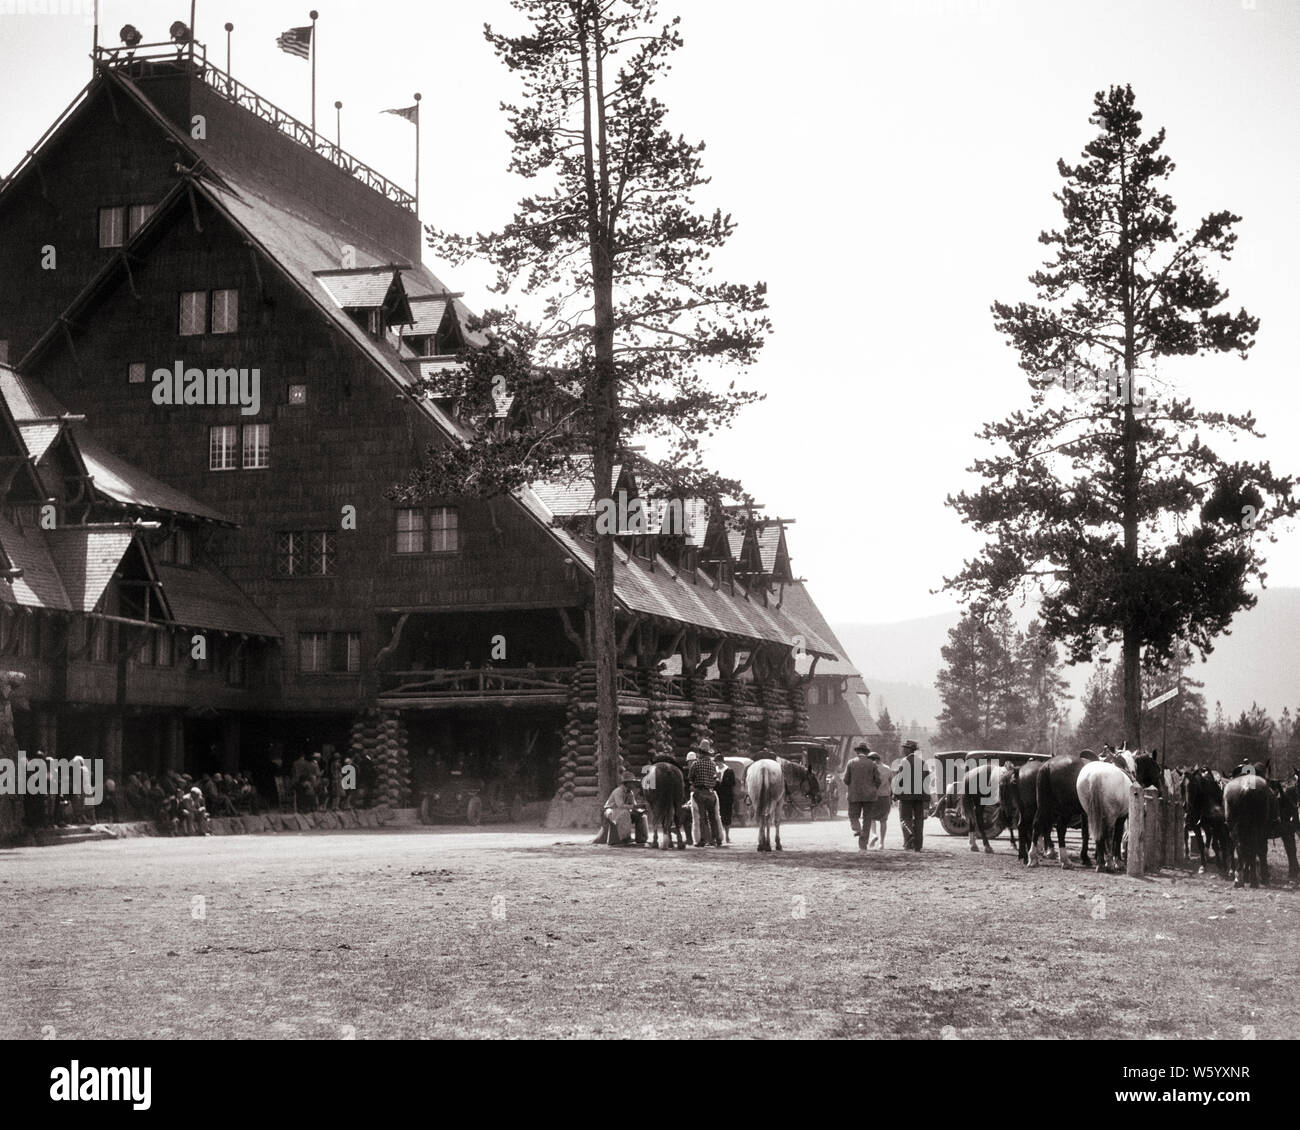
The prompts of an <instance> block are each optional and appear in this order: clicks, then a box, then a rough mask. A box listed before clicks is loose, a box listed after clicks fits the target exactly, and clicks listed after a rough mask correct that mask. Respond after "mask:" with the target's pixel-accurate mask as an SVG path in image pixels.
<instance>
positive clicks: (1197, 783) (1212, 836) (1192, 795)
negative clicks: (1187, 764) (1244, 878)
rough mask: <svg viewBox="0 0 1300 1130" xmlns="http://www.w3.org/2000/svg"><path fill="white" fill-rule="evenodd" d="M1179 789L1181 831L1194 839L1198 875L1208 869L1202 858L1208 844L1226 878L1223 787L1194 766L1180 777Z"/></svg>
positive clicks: (1207, 773) (1226, 846) (1226, 843)
mask: <svg viewBox="0 0 1300 1130" xmlns="http://www.w3.org/2000/svg"><path fill="white" fill-rule="evenodd" d="M1181 787H1182V793H1183V812H1184V814H1185V819H1186V825H1185V827H1186V829H1187V835H1188V838H1189V839H1190V838H1191V837H1192V836H1193V835H1195V837H1196V845H1197V847H1198V848H1200V852H1201V871H1204V870H1205V868H1206V867H1207V866H1208V865H1209V861H1208V860H1207V859H1206V857H1205V846H1206V844H1207V842H1208V844H1209V846H1210V848H1211V850H1212V851H1213V852H1214V858H1215V862H1217V863H1218V865H1219V870H1220V871H1222V872H1224V874H1227V871H1228V824H1227V821H1226V820H1225V819H1224V816H1223V786H1222V785H1221V784H1219V782H1218V780H1217V779H1216V778H1215V776H1214V774H1213V773H1211V772H1210V771H1209V770H1208V769H1205V768H1203V767H1202V766H1200V765H1197V766H1194V767H1193V768H1191V769H1189V770H1187V772H1186V773H1184V774H1183V780H1182V786H1181ZM1188 854H1189V855H1190V854H1191V852H1190V851H1189V852H1188Z"/></svg>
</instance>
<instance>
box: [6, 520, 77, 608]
mask: <svg viewBox="0 0 1300 1130" xmlns="http://www.w3.org/2000/svg"><path fill="white" fill-rule="evenodd" d="M0 545H2V546H3V547H4V551H5V554H6V555H7V556H8V558H9V560H10V561H11V562H12V563H13V565H14V568H16V569H21V570H22V576H21V577H16V578H14V579H13V580H12V581H9V582H3V581H0V603H4V604H18V605H22V606H24V607H27V608H54V609H58V610H59V611H62V612H68V611H71V609H72V602H71V601H70V600H69V599H68V594H67V591H66V590H65V589H64V587H63V581H62V580H61V579H60V577H59V571H58V569H57V568H56V567H55V564H54V558H53V557H52V556H51V555H50V550H49V546H48V544H47V542H46V540H45V531H42V530H26V529H23V530H20V529H18V527H17V526H14V525H11V524H10V523H9V522H7V521H5V519H4V518H3V517H0Z"/></svg>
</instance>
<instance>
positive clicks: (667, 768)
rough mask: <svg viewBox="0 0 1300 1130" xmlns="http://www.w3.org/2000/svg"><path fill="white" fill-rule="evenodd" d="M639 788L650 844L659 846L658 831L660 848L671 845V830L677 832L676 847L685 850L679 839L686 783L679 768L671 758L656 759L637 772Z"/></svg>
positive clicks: (684, 844)
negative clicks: (651, 838)
mask: <svg viewBox="0 0 1300 1130" xmlns="http://www.w3.org/2000/svg"><path fill="white" fill-rule="evenodd" d="M641 791H642V792H643V793H644V794H645V800H646V807H647V809H649V813H650V831H651V834H652V835H653V836H654V839H653V840H652V841H651V844H650V846H651V847H652V848H657V847H659V832H660V831H661V830H662V831H663V834H664V842H663V849H664V851H667V850H668V849H669V848H671V847H672V846H673V832H676V833H677V850H678V851H685V850H686V841H685V840H684V839H683V838H682V822H681V812H682V803H683V798H684V797H685V796H686V782H685V781H684V780H683V778H682V771H681V770H680V769H678V768H677V766H676V765H674V764H673V763H672V762H671V761H656V762H654V763H653V764H651V765H647V766H646V767H645V768H644V769H643V770H642V771H641Z"/></svg>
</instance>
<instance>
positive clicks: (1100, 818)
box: [1062, 761, 1133, 872]
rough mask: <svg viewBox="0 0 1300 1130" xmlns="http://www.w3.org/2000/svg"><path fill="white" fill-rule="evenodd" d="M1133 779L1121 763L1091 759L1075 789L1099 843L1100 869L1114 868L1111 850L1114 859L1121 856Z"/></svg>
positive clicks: (1097, 843)
mask: <svg viewBox="0 0 1300 1130" xmlns="http://www.w3.org/2000/svg"><path fill="white" fill-rule="evenodd" d="M1132 780H1133V779H1132V778H1131V777H1130V776H1129V775H1128V774H1127V773H1126V772H1125V771H1124V770H1123V769H1121V768H1120V767H1119V766H1118V765H1115V764H1112V763H1111V762H1108V761H1089V762H1087V763H1086V764H1085V765H1084V766H1083V768H1082V769H1081V770H1079V777H1078V780H1077V781H1076V782H1075V789H1076V790H1077V792H1078V794H1079V803H1080V805H1082V807H1083V812H1084V815H1085V816H1086V817H1087V819H1088V830H1089V832H1090V833H1091V834H1092V840H1093V843H1094V844H1095V845H1096V849H1097V870H1098V872H1101V871H1103V870H1111V868H1108V867H1106V865H1105V864H1106V853H1107V852H1108V851H1109V852H1110V857H1111V861H1112V862H1114V861H1115V860H1117V859H1119V854H1120V851H1119V846H1120V836H1121V835H1122V833H1123V828H1124V824H1125V823H1126V822H1127V820H1128V798H1129V785H1130V783H1131V782H1132ZM1062 850H1064V849H1062Z"/></svg>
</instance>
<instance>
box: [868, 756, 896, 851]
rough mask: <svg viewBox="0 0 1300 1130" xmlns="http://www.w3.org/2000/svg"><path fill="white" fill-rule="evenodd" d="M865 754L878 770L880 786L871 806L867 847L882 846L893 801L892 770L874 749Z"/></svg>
mask: <svg viewBox="0 0 1300 1130" xmlns="http://www.w3.org/2000/svg"><path fill="white" fill-rule="evenodd" d="M867 756H868V757H869V758H870V759H871V760H872V761H874V762H875V763H876V768H877V769H879V770H880V788H878V789H877V790H876V802H875V804H874V805H872V807H871V825H870V827H871V838H870V839H869V840H868V841H867V847H869V848H873V847H878V848H883V847H884V846H885V829H886V827H887V825H888V824H889V809H890V806H891V805H892V804H893V803H894V771H893V769H891V768H890V767H889V766H888V765H886V764H885V763H884V762H883V761H881V760H880V754H878V753H877V752H876V751H875V750H874V749H873V750H872V751H871V752H870V753H869V754H867Z"/></svg>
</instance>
